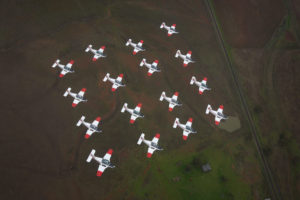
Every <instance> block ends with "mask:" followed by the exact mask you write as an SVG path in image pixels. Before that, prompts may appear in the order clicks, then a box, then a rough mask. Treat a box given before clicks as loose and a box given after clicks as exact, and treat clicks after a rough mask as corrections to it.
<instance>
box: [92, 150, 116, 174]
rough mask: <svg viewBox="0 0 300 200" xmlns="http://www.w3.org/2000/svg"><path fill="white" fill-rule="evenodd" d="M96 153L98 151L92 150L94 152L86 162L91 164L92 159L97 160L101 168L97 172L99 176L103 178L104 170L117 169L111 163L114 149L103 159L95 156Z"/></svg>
mask: <svg viewBox="0 0 300 200" xmlns="http://www.w3.org/2000/svg"><path fill="white" fill-rule="evenodd" d="M95 153H96V150H95V149H92V151H91V153H90V155H89V157H88V158H87V160H86V162H88V163H89V162H91V160H92V159H93V160H95V161H96V162H98V164H99V167H98V170H97V176H101V175H102V173H103V172H104V170H105V169H106V168H108V167H109V168H115V166H114V165H112V164H111V163H110V158H111V155H112V153H113V150H112V149H109V150H108V151H107V153H106V154H105V155H104V157H103V158H100V157H97V156H95Z"/></svg>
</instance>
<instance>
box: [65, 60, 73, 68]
mask: <svg viewBox="0 0 300 200" xmlns="http://www.w3.org/2000/svg"><path fill="white" fill-rule="evenodd" d="M73 64H74V61H73V60H71V61H70V62H69V63H68V64H67V65H66V66H67V67H70V68H71V67H72V65H73Z"/></svg>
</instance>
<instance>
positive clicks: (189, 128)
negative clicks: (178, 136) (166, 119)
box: [173, 118, 197, 140]
mask: <svg viewBox="0 0 300 200" xmlns="http://www.w3.org/2000/svg"><path fill="white" fill-rule="evenodd" d="M192 123H193V119H192V118H189V120H188V121H187V122H186V124H181V123H180V122H179V119H178V118H176V119H175V121H174V124H173V128H176V127H177V126H179V127H180V128H181V129H183V136H182V138H183V139H184V140H186V139H187V137H188V136H189V134H190V133H197V131H194V130H193V129H192Z"/></svg>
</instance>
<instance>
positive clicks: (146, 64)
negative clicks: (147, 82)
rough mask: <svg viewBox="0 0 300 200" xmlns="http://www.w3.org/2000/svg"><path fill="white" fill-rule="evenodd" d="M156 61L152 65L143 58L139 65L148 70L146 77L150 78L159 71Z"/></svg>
mask: <svg viewBox="0 0 300 200" xmlns="http://www.w3.org/2000/svg"><path fill="white" fill-rule="evenodd" d="M157 64H158V60H155V61H154V62H153V63H152V64H150V63H147V62H146V59H145V58H143V60H142V62H141V63H140V66H141V67H143V66H144V65H145V66H146V67H147V68H148V69H149V70H148V76H151V75H152V74H153V72H160V69H159V68H158V67H157Z"/></svg>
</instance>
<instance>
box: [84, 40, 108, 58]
mask: <svg viewBox="0 0 300 200" xmlns="http://www.w3.org/2000/svg"><path fill="white" fill-rule="evenodd" d="M104 49H105V46H102V47H100V49H98V50H96V49H93V48H92V45H91V44H90V45H89V46H88V47H87V48H86V49H85V52H89V51H91V52H92V53H93V54H94V57H93V61H94V62H95V61H96V60H97V59H98V58H101V57H103V58H104V57H106V55H104V54H103V52H104Z"/></svg>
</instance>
